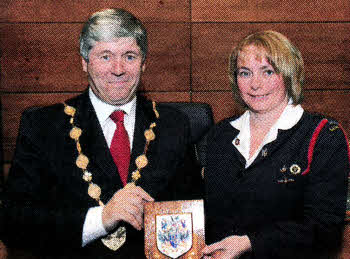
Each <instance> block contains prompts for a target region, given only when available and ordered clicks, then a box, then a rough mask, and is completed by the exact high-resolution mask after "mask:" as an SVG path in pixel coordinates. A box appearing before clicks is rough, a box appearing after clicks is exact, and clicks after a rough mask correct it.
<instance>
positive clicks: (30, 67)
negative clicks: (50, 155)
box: [0, 0, 350, 258]
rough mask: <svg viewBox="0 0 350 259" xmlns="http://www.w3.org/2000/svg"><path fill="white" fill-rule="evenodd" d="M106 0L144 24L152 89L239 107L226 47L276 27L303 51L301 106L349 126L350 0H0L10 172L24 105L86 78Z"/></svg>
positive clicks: (70, 89)
mask: <svg viewBox="0 0 350 259" xmlns="http://www.w3.org/2000/svg"><path fill="white" fill-rule="evenodd" d="M117 4H118V6H117ZM108 7H121V8H125V9H127V10H129V11H131V12H132V13H134V14H135V15H136V16H138V17H139V18H140V19H141V20H142V21H143V22H144V23H145V26H146V28H147V29H148V33H149V55H148V59H147V61H146V62H147V63H146V72H145V74H144V76H143V79H142V86H141V88H140V91H142V92H144V93H145V94H146V95H147V96H149V97H151V98H153V99H155V100H157V101H184V102H207V103H209V104H211V106H212V108H213V111H214V117H215V121H219V120H221V119H223V118H225V117H228V116H231V115H234V114H237V113H239V112H240V111H239V108H238V107H237V105H236V104H235V102H234V100H233V99H232V94H231V91H230V86H229V80H228V77H227V67H228V56H229V54H230V51H231V49H232V47H233V46H234V45H235V43H237V42H238V41H239V40H240V39H241V38H242V37H243V36H245V35H247V34H250V33H253V32H256V31H260V30H266V29H272V30H277V31H279V32H281V33H283V34H285V35H286V36H287V37H288V38H290V39H291V41H292V42H294V43H295V44H296V45H297V46H298V48H299V49H300V50H301V52H302V54H303V57H304V60H305V69H306V85H305V102H304V108H305V109H307V110H310V111H315V112H320V113H325V114H327V115H330V116H332V117H334V118H335V119H337V120H339V121H340V122H341V124H342V125H343V127H344V128H345V130H346V131H347V133H348V134H350V116H349V113H350V104H349V102H350V51H349V49H350V1H348V0H324V1H319V0H281V1H275V0H264V1H262V0H256V1H249V0H248V1H247V0H236V1H227V0H215V1H214V0H192V1H190V0H187V1H186V0H181V1H178V0H119V1H118V2H116V1H112V0H102V1H92V0H86V1H70V0H61V1H56V0H55V1H54V0H45V1H43V0H2V1H1V2H0V62H1V63H0V76H1V78H0V98H1V103H2V109H1V112H2V120H3V148H4V157H5V162H6V164H5V173H6V172H7V171H8V167H9V163H10V162H11V159H12V156H13V151H14V146H15V141H16V136H17V131H18V125H19V119H20V115H21V113H22V111H23V110H24V109H25V108H27V107H29V106H37V105H48V104H51V103H56V102H60V101H63V100H65V99H67V98H69V97H71V96H73V95H76V94H78V93H79V92H81V91H82V90H84V89H85V88H86V86H87V81H86V76H85V74H84V73H83V71H82V69H81V61H80V56H79V49H78V38H79V33H80V30H81V28H82V24H83V22H84V21H85V20H86V19H87V18H88V17H89V16H90V15H91V14H92V13H93V12H95V11H97V10H100V9H102V8H108ZM0 258H1V257H0Z"/></svg>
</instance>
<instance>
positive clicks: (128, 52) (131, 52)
mask: <svg viewBox="0 0 350 259" xmlns="http://www.w3.org/2000/svg"><path fill="white" fill-rule="evenodd" d="M127 54H134V55H137V56H139V55H141V53H139V52H135V51H133V50H128V51H127V52H125V53H124V54H123V55H127Z"/></svg>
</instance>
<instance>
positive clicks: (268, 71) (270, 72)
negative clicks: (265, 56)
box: [264, 69, 275, 76]
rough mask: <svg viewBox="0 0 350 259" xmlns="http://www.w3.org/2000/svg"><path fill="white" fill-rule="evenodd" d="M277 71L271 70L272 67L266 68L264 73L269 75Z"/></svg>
mask: <svg viewBox="0 0 350 259" xmlns="http://www.w3.org/2000/svg"><path fill="white" fill-rule="evenodd" d="M274 73H275V71H273V70H271V69H268V70H265V71H264V74H266V75H268V76H271V75H273V74H274Z"/></svg>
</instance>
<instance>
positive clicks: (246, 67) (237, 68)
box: [237, 67, 250, 70]
mask: <svg viewBox="0 0 350 259" xmlns="http://www.w3.org/2000/svg"><path fill="white" fill-rule="evenodd" d="M239 69H245V70H250V69H249V68H247V67H237V70H239Z"/></svg>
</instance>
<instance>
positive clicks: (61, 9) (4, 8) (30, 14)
mask: <svg viewBox="0 0 350 259" xmlns="http://www.w3.org/2000/svg"><path fill="white" fill-rule="evenodd" d="M104 8H124V9H126V10H130V11H132V12H133V13H134V14H135V15H136V16H137V17H139V18H140V19H142V21H151V22H164V21H167V22H169V21H171V22H179V21H189V19H190V15H189V14H190V10H189V8H190V6H189V1H188V0H181V1H177V0H119V1H113V0H99V1H71V0H60V1H56V0H45V1H38V0H16V1H13V0H2V4H0V15H1V16H0V22H84V21H85V20H86V19H87V18H88V17H89V16H90V15H91V14H92V13H93V12H95V11H97V10H100V9H104Z"/></svg>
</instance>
